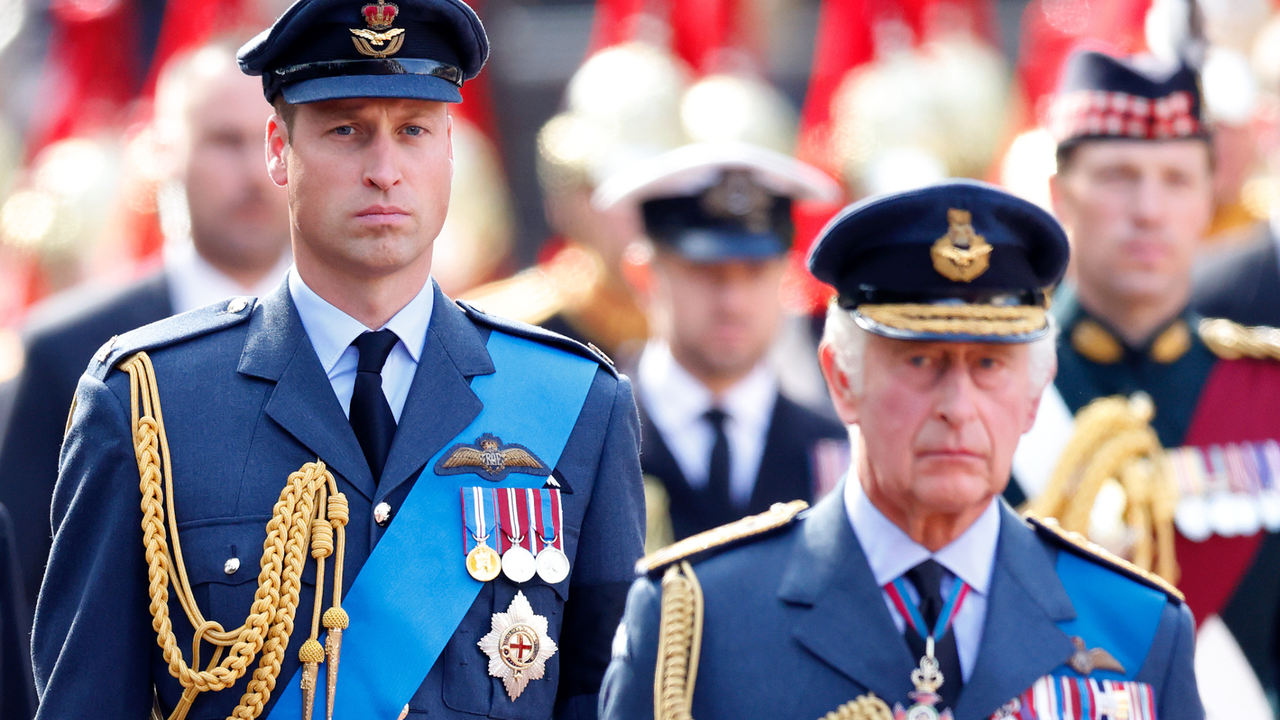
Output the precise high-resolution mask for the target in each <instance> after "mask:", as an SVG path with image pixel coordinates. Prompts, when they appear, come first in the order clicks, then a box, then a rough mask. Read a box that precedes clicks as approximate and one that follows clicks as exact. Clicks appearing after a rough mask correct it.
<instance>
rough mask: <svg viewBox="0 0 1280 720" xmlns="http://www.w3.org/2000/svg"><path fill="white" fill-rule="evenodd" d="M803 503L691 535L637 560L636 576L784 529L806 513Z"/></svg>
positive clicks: (780, 506)
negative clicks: (802, 512)
mask: <svg viewBox="0 0 1280 720" xmlns="http://www.w3.org/2000/svg"><path fill="white" fill-rule="evenodd" d="M808 507H809V503H807V502H805V501H804V500H792V501H791V502H789V503H775V504H774V506H773V507H771V508H769V509H768V510H766V511H765V512H763V513H760V514H759V515H751V516H748V517H745V518H742V519H741V520H738V521H736V522H731V523H729V524H728V525H721V526H720V527H718V528H712V529H711V530H707V531H706V532H701V533H698V534H697V535H691V536H689V537H687V538H685V539H683V540H680V541H678V542H676V543H674V544H672V545H668V546H666V547H664V548H662V549H661V550H658V551H656V552H654V553H651V554H649V555H646V556H645V557H643V558H640V560H639V562H637V563H636V574H637V575H647V574H649V573H651V572H654V571H657V570H661V569H663V568H665V567H668V566H670V565H674V564H675V563H677V562H680V561H683V560H687V559H689V558H692V557H694V556H695V555H701V554H703V553H706V552H709V551H711V550H717V549H727V548H728V547H729V546H730V545H732V544H734V543H738V542H741V541H743V540H748V539H751V538H755V537H758V536H761V535H764V534H767V533H770V532H772V531H774V530H777V529H779V528H783V527H786V526H787V525H790V524H791V523H792V522H794V521H795V519H796V517H797V516H799V515H800V513H801V511H803V510H806V509H808Z"/></svg>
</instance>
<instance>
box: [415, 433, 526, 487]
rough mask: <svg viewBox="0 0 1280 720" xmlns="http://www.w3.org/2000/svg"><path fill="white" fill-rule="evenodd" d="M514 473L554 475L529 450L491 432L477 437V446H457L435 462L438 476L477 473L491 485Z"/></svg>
mask: <svg viewBox="0 0 1280 720" xmlns="http://www.w3.org/2000/svg"><path fill="white" fill-rule="evenodd" d="M513 472H514V473H524V474H526V475H537V476H539V477H546V476H548V475H550V474H551V468H549V467H547V465H546V463H544V462H542V461H541V460H539V459H538V457H537V456H536V455H534V454H533V452H532V451H531V450H529V448H527V447H525V446H523V445H517V444H515V443H511V444H504V443H503V442H502V440H501V439H499V438H498V437H497V436H496V435H493V434H492V433H485V434H483V435H481V436H480V437H478V438H476V442H475V444H474V445H466V444H459V445H454V446H453V447H452V448H450V449H449V451H448V452H446V453H445V454H444V455H442V456H441V457H440V461H439V462H437V463H436V474H437V475H465V474H468V473H475V474H476V475H479V476H480V477H482V478H484V479H485V480H488V481H490V482H498V481H500V480H502V479H503V478H505V477H506V476H507V475H509V474H511V473H513Z"/></svg>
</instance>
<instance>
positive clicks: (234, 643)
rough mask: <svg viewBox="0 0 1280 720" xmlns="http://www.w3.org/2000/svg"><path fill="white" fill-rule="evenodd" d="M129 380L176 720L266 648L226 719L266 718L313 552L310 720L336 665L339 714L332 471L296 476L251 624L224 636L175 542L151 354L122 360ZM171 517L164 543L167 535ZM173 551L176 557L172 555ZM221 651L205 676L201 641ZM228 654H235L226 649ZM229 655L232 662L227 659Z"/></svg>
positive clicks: (339, 541)
mask: <svg viewBox="0 0 1280 720" xmlns="http://www.w3.org/2000/svg"><path fill="white" fill-rule="evenodd" d="M120 367H121V368H122V369H123V370H124V371H125V372H126V373H128V374H129V397H130V406H131V411H132V433H133V444H134V454H135V456H136V459H137V462H138V475H139V480H140V484H139V488H140V490H141V491H142V515H143V517H142V542H143V547H144V549H145V556H146V561H147V581H148V592H149V594H150V596H151V604H150V608H149V609H150V611H151V617H152V622H151V627H152V629H153V630H155V632H156V642H157V644H159V646H160V647H161V649H162V650H163V656H164V660H165V662H166V663H167V664H168V666H169V673H170V674H171V675H173V676H174V677H175V678H177V679H178V683H179V684H181V685H182V687H183V693H182V698H181V700H180V701H179V702H178V704H177V705H176V706H175V707H174V710H173V713H172V714H171V715H170V716H169V718H170V720H182V718H184V717H186V715H187V713H188V712H189V711H190V710H191V705H192V703H194V702H195V700H196V698H197V697H198V696H199V694H200V693H202V692H207V691H218V690H225V689H226V688H229V687H231V686H233V685H235V684H236V682H237V681H238V680H239V679H240V678H241V677H242V676H244V674H245V672H246V671H247V670H248V666H249V663H251V662H253V659H254V657H256V656H257V655H258V653H259V652H261V653H262V658H261V660H259V662H258V667H257V669H256V670H254V672H253V676H252V678H251V679H250V680H249V683H248V686H247V687H246V689H245V692H244V695H243V696H242V697H241V699H240V704H239V705H238V706H237V707H236V708H235V710H234V711H232V713H231V715H230V716H228V720H252V718H256V717H258V716H259V715H260V714H262V710H263V708H264V707H265V706H266V704H267V702H268V701H269V700H270V699H271V692H272V690H273V689H274V688H275V686H276V679H277V678H278V677H279V675H280V666H281V663H282V662H283V661H284V654H285V651H286V650H287V649H288V647H289V638H290V637H291V636H292V634H293V627H294V617H295V615H296V613H297V609H298V602H299V591H300V589H301V577H302V567H303V564H304V563H305V562H306V555H307V551H308V548H309V549H310V554H311V556H312V557H314V558H315V559H316V603H315V612H314V615H313V618H312V622H311V637H310V638H309V639H308V640H307V641H306V643H304V644H303V646H302V648H301V651H300V655H301V659H302V661H303V708H304V710H303V717H304V718H305V720H310V717H311V711H312V709H313V704H314V697H315V693H314V690H315V682H316V676H317V673H318V665H319V663H321V662H324V661H325V660H326V659H327V660H328V663H329V693H328V699H329V703H330V704H329V707H328V708H327V709H328V713H327V717H328V718H330V720H331V719H332V717H333V705H332V703H333V690H334V685H335V683H336V680H337V678H336V669H337V665H338V659H339V651H340V649H341V643H342V631H343V630H344V629H345V628H346V627H347V623H348V618H347V614H346V611H344V610H343V609H342V568H343V556H344V555H345V548H346V524H347V520H348V517H349V511H348V507H347V499H346V496H345V495H343V494H342V493H341V492H339V491H338V487H337V483H336V482H335V481H334V478H333V475H332V474H331V473H330V472H329V471H328V470H327V469H326V468H325V465H324V463H323V462H320V461H319V460H317V461H316V462H312V463H307V464H306V465H303V466H302V468H300V469H299V470H298V471H297V472H295V473H293V474H292V475H290V476H289V479H288V481H287V482H286V484H285V487H284V489H283V490H281V491H280V499H279V501H277V502H276V505H275V508H274V510H273V513H272V518H271V520H270V521H269V522H268V523H267V539H266V541H265V542H264V543H263V553H262V562H261V566H260V567H261V570H260V571H259V573H258V589H257V592H256V593H254V596H253V604H252V606H251V607H250V610H249V616H248V618H247V619H246V620H245V623H244V624H243V625H241V626H240V627H238V628H236V629H235V630H231V631H227V630H225V629H224V628H223V627H222V626H221V625H220V624H218V623H217V622H216V621H213V620H206V619H205V617H204V616H203V615H202V614H201V613H200V609H199V608H198V607H197V606H196V601H195V596H194V595H193V594H192V590H191V582H190V579H189V578H188V577H187V570H186V566H185V564H184V562H183V557H182V545H181V543H180V541H179V538H178V520H177V516H176V514H175V512H174V494H173V468H172V460H171V457H172V456H171V455H170V452H169V441H168V438H167V436H166V435H165V428H164V415H163V413H162V412H161V409H160V390H159V387H158V385H157V384H156V375H155V368H154V367H153V366H152V364H151V358H150V357H148V356H147V354H146V353H145V352H139V353H136V354H134V355H132V356H130V357H129V358H127V359H125V360H124V361H123V362H122V363H120ZM166 516H167V525H168V529H167V537H166ZM170 546H172V551H171V550H170ZM330 555H334V556H336V557H335V560H334V586H335V587H334V593H333V604H332V606H331V607H330V608H329V609H328V610H327V611H325V612H324V614H323V624H324V626H325V627H326V628H328V630H329V636H328V638H327V639H326V643H327V647H326V648H323V649H322V648H321V646H320V644H319V641H318V640H317V635H318V631H319V626H320V623H321V618H322V616H321V613H320V609H321V602H322V595H323V593H324V565H325V559H326V558H327V557H329V556H330ZM170 586H172V587H173V589H174V592H175V593H176V594H177V598H178V602H179V604H181V606H182V610H183V612H184V613H185V614H186V616H187V618H188V619H189V620H190V621H191V626H192V627H193V628H195V637H194V638H193V639H192V658H191V664H190V665H188V664H187V662H186V660H185V659H184V658H183V653H182V648H181V647H179V646H178V639H177V637H176V636H175V634H174V632H173V621H172V620H171V619H170V617H169V588H170ZM202 642H203V643H208V644H210V645H212V646H213V647H214V651H213V655H212V657H211V658H210V659H209V663H208V665H207V666H206V667H205V669H204V670H200V669H199V668H200V665H201V662H200V645H201V643H202ZM228 648H229V651H228ZM224 653H225V655H226V656H225V657H223V655H224Z"/></svg>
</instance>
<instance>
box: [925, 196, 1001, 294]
mask: <svg viewBox="0 0 1280 720" xmlns="http://www.w3.org/2000/svg"><path fill="white" fill-rule="evenodd" d="M947 222H948V223H950V225H951V227H950V228H949V229H948V230H947V234H946V235H943V236H942V237H940V238H938V241H937V242H935V243H934V244H933V248H932V249H931V250H930V251H929V254H930V255H931V256H932V257H933V269H934V270H937V271H938V273H939V274H940V275H942V276H943V277H945V278H947V279H948V280H955V281H957V282H970V281H972V280H973V279H974V278H976V277H978V276H979V275H981V274H982V273H984V272H986V271H987V267H988V266H989V265H990V263H991V258H990V256H991V244H990V243H988V242H987V239H986V238H984V237H982V236H981V235H979V234H978V233H976V232H974V230H973V224H972V222H973V218H972V216H971V215H970V213H969V211H968V210H957V209H955V208H950V209H948V210H947Z"/></svg>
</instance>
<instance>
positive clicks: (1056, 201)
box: [1049, 173, 1063, 217]
mask: <svg viewBox="0 0 1280 720" xmlns="http://www.w3.org/2000/svg"><path fill="white" fill-rule="evenodd" d="M1062 182H1063V180H1062V175H1061V174H1060V173H1054V174H1052V175H1050V176H1049V202H1050V204H1052V205H1053V214H1054V216H1055V217H1062Z"/></svg>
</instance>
